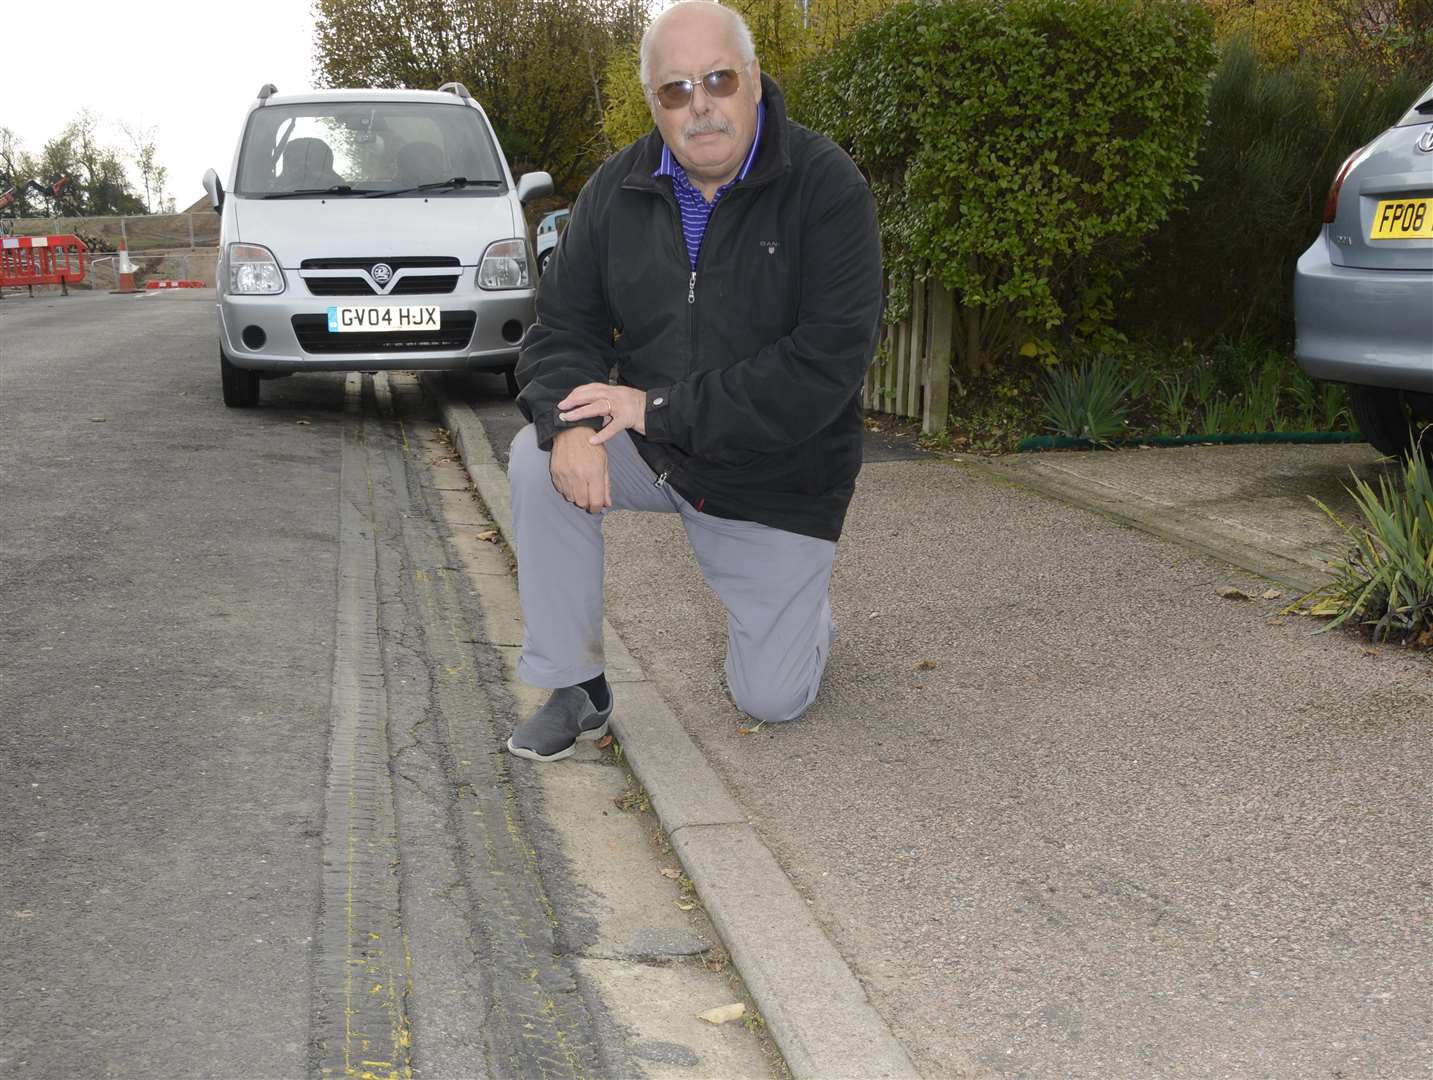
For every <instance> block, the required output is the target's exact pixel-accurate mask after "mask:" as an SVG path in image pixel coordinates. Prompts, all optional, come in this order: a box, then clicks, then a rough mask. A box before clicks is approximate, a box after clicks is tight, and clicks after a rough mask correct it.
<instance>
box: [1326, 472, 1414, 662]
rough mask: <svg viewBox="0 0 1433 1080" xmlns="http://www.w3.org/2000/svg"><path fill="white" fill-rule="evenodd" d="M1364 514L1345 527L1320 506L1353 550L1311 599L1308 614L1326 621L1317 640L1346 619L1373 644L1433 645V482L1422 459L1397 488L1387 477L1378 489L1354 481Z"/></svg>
mask: <svg viewBox="0 0 1433 1080" xmlns="http://www.w3.org/2000/svg"><path fill="white" fill-rule="evenodd" d="M1348 490H1349V493H1350V494H1351V495H1352V496H1353V497H1354V500H1355V502H1357V504H1358V508H1359V510H1360V512H1361V513H1362V515H1363V519H1364V520H1363V523H1362V524H1361V525H1356V526H1355V525H1349V524H1348V523H1346V522H1344V521H1343V520H1342V519H1341V518H1340V517H1339V516H1338V515H1337V514H1335V513H1334V512H1333V511H1332V510H1330V509H1329V508H1328V507H1327V506H1325V505H1324V504H1323V503H1321V502H1318V500H1317V499H1315V500H1314V501H1315V502H1318V505H1319V508H1320V509H1321V510H1323V512H1324V513H1325V514H1327V515H1328V516H1329V517H1330V518H1331V519H1332V520H1333V522H1334V524H1336V525H1337V526H1338V527H1339V528H1340V529H1342V530H1343V531H1344V533H1345V535H1347V536H1348V538H1349V539H1350V540H1351V541H1353V546H1352V548H1351V549H1350V550H1349V552H1348V553H1347V554H1346V555H1345V556H1344V559H1343V561H1342V562H1341V563H1340V564H1338V565H1337V567H1336V570H1337V577H1336V578H1335V579H1334V580H1333V581H1332V582H1331V583H1330V584H1328V585H1326V586H1324V587H1323V588H1322V589H1318V590H1315V591H1314V592H1313V593H1310V594H1309V596H1308V598H1307V599H1308V600H1309V602H1310V607H1309V610H1310V612H1311V613H1312V614H1314V615H1322V616H1325V617H1329V618H1330V620H1331V621H1330V622H1329V624H1328V625H1327V626H1325V627H1322V628H1321V630H1320V633H1322V632H1323V631H1326V630H1332V629H1333V628H1334V627H1336V626H1341V625H1343V624H1344V623H1345V622H1347V621H1349V620H1350V619H1354V620H1357V621H1358V622H1359V623H1361V624H1362V625H1364V626H1366V627H1369V628H1370V629H1371V631H1372V634H1373V638H1374V640H1375V641H1384V640H1387V639H1388V638H1389V637H1391V636H1392V635H1394V634H1397V635H1399V636H1400V637H1401V638H1402V639H1403V640H1404V641H1405V642H1413V643H1416V644H1420V645H1433V476H1430V472H1429V466H1428V461H1427V460H1426V459H1425V458H1424V456H1423V455H1422V454H1413V455H1411V456H1410V457H1409V458H1408V459H1407V464H1406V467H1405V470H1404V477H1403V484H1402V485H1401V486H1399V485H1397V484H1394V483H1393V482H1391V481H1390V480H1389V479H1388V477H1386V476H1383V477H1379V479H1378V490H1377V491H1375V490H1374V489H1373V487H1372V486H1371V485H1369V484H1368V483H1367V482H1365V481H1364V480H1361V479H1359V478H1357V477H1355V478H1354V486H1353V487H1351V488H1349V489H1348Z"/></svg>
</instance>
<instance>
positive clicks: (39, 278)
mask: <svg viewBox="0 0 1433 1080" xmlns="http://www.w3.org/2000/svg"><path fill="white" fill-rule="evenodd" d="M88 255H89V248H87V247H85V242H84V241H83V240H81V239H80V238H79V237H78V236H74V235H71V234H65V235H63V236H0V289H5V288H14V287H16V286H20V285H24V286H27V287H28V288H29V289H30V292H31V294H32V295H33V294H34V291H35V288H34V287H35V286H36V285H58V286H60V288H61V289H62V290H63V291H64V292H65V293H66V294H68V293H69V291H70V290H69V285H70V283H71V282H75V283H78V282H81V281H83V280H84V279H85V269H86V267H87V265H88Z"/></svg>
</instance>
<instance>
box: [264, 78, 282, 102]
mask: <svg viewBox="0 0 1433 1080" xmlns="http://www.w3.org/2000/svg"><path fill="white" fill-rule="evenodd" d="M278 92H279V88H278V87H277V86H275V85H274V84H273V83H271V82H266V83H264V85H263V86H261V87H259V101H261V102H264V101H268V100H269V98H270V97H272V96H273V95H274V94H277V93H278Z"/></svg>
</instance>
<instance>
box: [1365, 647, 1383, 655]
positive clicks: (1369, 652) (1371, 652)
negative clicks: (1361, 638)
mask: <svg viewBox="0 0 1433 1080" xmlns="http://www.w3.org/2000/svg"><path fill="white" fill-rule="evenodd" d="M1363 655H1364V656H1378V655H1379V652H1378V650H1377V649H1370V648H1369V647H1368V646H1367V645H1365V646H1363Z"/></svg>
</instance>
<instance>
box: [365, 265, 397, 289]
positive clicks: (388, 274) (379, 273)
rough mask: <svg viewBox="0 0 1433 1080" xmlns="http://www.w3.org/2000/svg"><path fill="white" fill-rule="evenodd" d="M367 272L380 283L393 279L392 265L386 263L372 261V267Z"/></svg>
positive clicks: (385, 283)
mask: <svg viewBox="0 0 1433 1080" xmlns="http://www.w3.org/2000/svg"><path fill="white" fill-rule="evenodd" d="M369 273H370V274H372V275H373V280H374V281H376V282H378V284H380V285H387V284H388V283H389V282H390V281H391V280H393V267H391V266H389V265H388V264H387V263H374V264H373V269H372V270H370V271H369Z"/></svg>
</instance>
